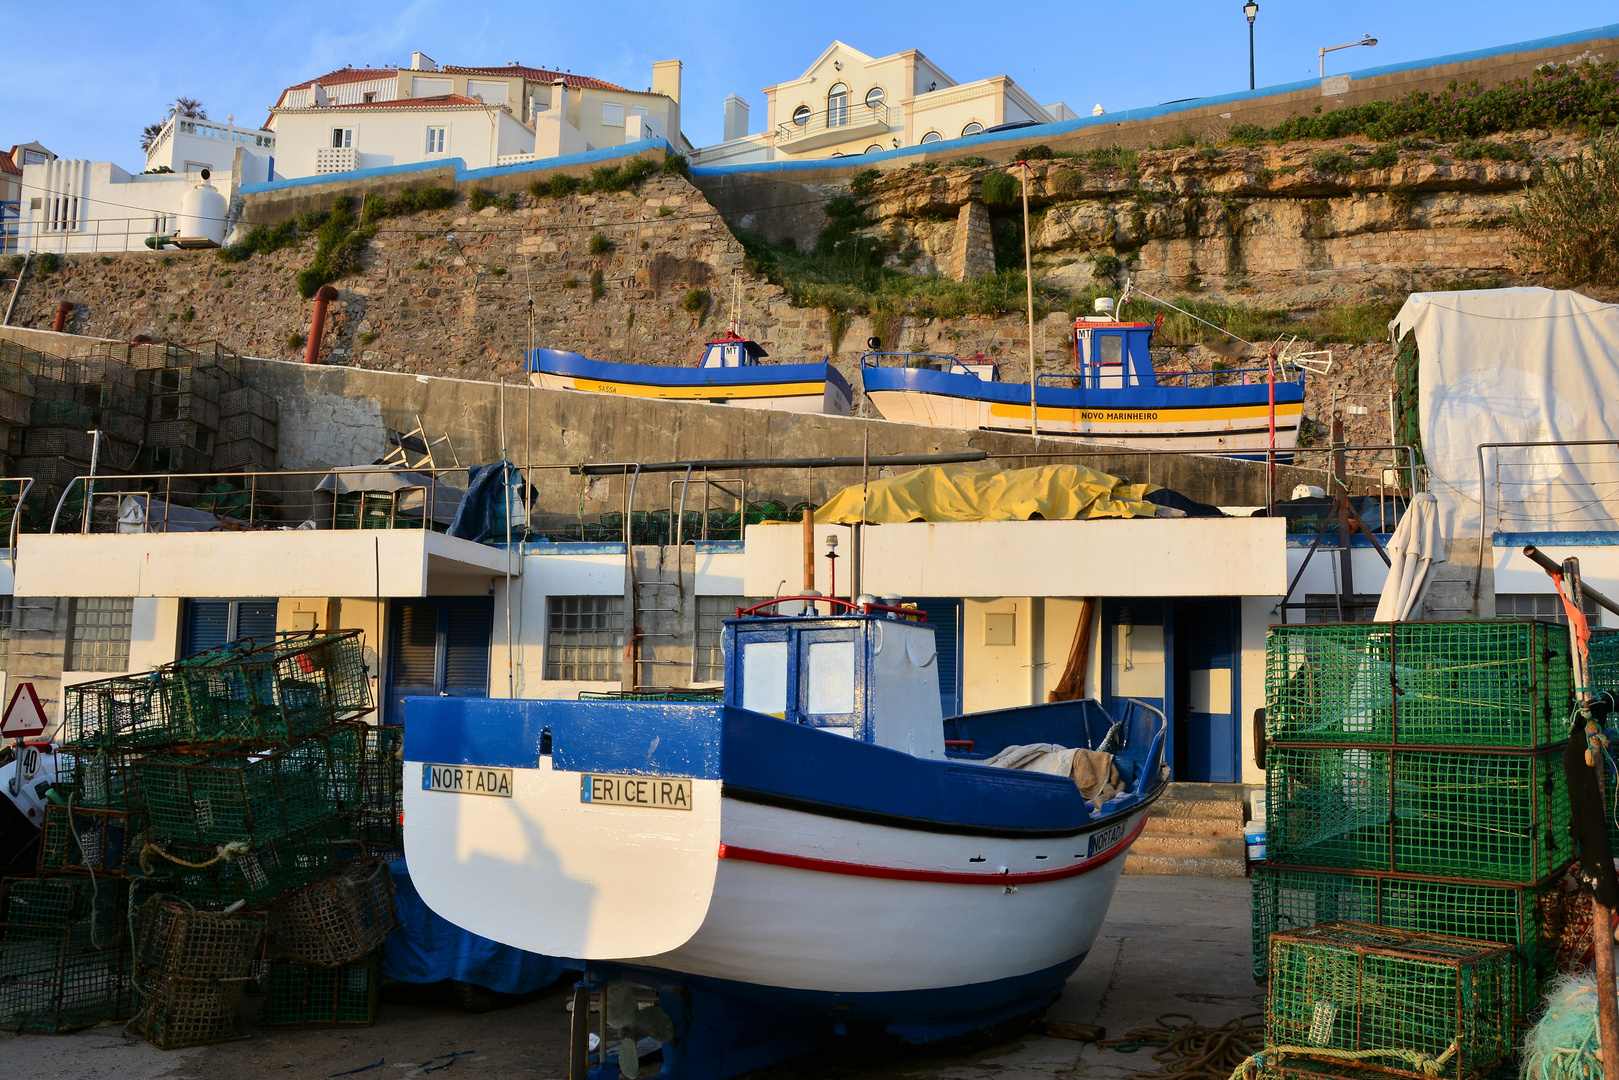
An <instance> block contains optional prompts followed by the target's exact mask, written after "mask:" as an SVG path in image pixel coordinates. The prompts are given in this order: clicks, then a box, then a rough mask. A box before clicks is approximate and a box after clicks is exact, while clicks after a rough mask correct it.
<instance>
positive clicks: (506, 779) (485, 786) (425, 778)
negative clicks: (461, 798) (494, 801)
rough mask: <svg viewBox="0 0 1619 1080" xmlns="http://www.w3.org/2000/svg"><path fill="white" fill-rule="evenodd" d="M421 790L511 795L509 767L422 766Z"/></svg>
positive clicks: (508, 796)
mask: <svg viewBox="0 0 1619 1080" xmlns="http://www.w3.org/2000/svg"><path fill="white" fill-rule="evenodd" d="M422 790H423V791H448V792H451V793H453V794H456V795H498V796H500V797H501V798H503V799H509V798H511V797H512V771H511V770H510V769H484V768H476V767H473V766H470V765H431V764H424V765H423V766H422Z"/></svg>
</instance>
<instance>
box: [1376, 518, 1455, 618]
mask: <svg viewBox="0 0 1619 1080" xmlns="http://www.w3.org/2000/svg"><path fill="white" fill-rule="evenodd" d="M1388 555H1389V563H1390V566H1389V576H1388V579H1387V580H1386V581H1384V582H1383V595H1382V596H1379V597H1378V598H1377V614H1375V615H1373V616H1372V621H1373V622H1403V621H1404V620H1406V619H1409V618H1410V617H1411V614H1412V613H1413V612H1414V611H1416V610H1417V608H1418V606H1419V605H1421V603H1422V594H1423V593H1425V592H1427V591H1428V579H1429V576H1430V575H1431V574H1432V573H1433V567H1434V564H1435V563H1442V562H1444V561H1445V538H1444V535H1443V534H1442V533H1440V531H1439V502H1438V500H1437V499H1435V498H1434V496H1433V495H1432V494H1431V493H1430V492H1426V491H1424V492H1420V493H1419V494H1418V495H1417V497H1416V498H1414V499H1412V500H1411V508H1410V509H1409V510H1407V511H1406V512H1405V516H1404V517H1402V518H1401V519H1400V527H1399V528H1397V529H1395V530H1394V538H1393V539H1392V540H1390V541H1389V546H1388Z"/></svg>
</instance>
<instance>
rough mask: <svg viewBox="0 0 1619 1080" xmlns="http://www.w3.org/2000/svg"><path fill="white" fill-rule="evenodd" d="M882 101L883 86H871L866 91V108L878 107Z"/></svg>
mask: <svg viewBox="0 0 1619 1080" xmlns="http://www.w3.org/2000/svg"><path fill="white" fill-rule="evenodd" d="M882 103H883V88H882V87H880V86H873V87H872V88H871V89H870V90H867V91H866V108H868V109H875V108H878V107H879V106H881V105H882Z"/></svg>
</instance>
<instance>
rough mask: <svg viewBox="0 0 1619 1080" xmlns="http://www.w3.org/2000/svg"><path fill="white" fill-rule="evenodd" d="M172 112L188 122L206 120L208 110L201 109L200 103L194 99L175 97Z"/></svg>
mask: <svg viewBox="0 0 1619 1080" xmlns="http://www.w3.org/2000/svg"><path fill="white" fill-rule="evenodd" d="M172 108H173V111H174V112H177V113H179V114H180V115H181V116H184V117H186V118H187V119H188V120H206V119H208V110H207V109H205V108H203V105H202V102H200V101H198V100H197V99H196V98H188V97H177V98H175V99H174V105H173V107H172Z"/></svg>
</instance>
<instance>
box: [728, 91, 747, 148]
mask: <svg viewBox="0 0 1619 1080" xmlns="http://www.w3.org/2000/svg"><path fill="white" fill-rule="evenodd" d="M747 134H748V103H747V102H746V101H743V100H742V99H741V98H740V97H738V96H737V95H736V94H728V95H726V98H725V141H726V142H730V141H731V140H733V139H741V138H745V137H746V136H747Z"/></svg>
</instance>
